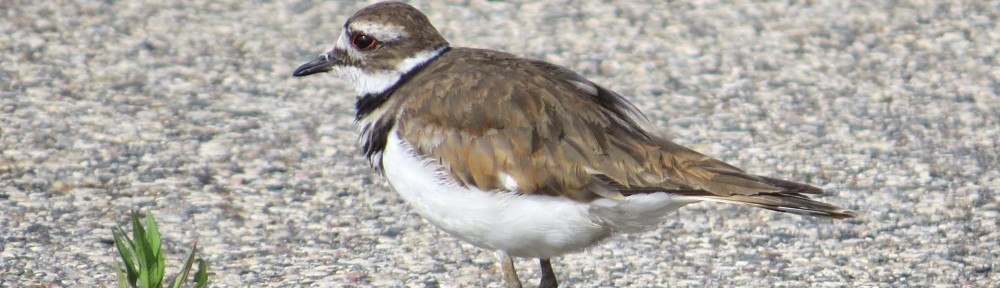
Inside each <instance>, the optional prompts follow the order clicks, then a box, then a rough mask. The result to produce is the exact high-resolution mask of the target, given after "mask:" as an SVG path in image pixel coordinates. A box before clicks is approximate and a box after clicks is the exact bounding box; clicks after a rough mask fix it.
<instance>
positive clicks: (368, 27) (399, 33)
mask: <svg viewBox="0 0 1000 288" xmlns="http://www.w3.org/2000/svg"><path fill="white" fill-rule="evenodd" d="M401 28H402V27H399V26H396V25H387V24H385V23H372V22H351V24H350V25H348V29H349V30H351V31H357V32H361V33H365V34H367V35H369V36H372V37H375V39H378V40H379V41H392V40H398V39H400V38H403V37H406V36H408V35H407V34H406V32H404V31H403V29H401Z"/></svg>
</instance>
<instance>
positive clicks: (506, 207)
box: [293, 2, 854, 287]
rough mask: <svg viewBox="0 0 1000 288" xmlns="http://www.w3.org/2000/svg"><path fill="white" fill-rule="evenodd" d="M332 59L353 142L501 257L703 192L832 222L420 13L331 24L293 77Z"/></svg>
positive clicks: (612, 97)
mask: <svg viewBox="0 0 1000 288" xmlns="http://www.w3.org/2000/svg"><path fill="white" fill-rule="evenodd" d="M320 72H333V73H334V74H336V75H338V76H339V77H341V78H344V79H346V80H347V81H348V82H350V83H351V84H353V86H354V89H355V90H357V93H358V95H359V96H358V98H357V103H356V108H357V115H356V120H357V122H358V123H359V124H360V126H361V142H362V143H363V144H362V148H361V149H362V152H363V154H364V156H365V157H367V158H368V160H369V161H371V163H372V164H373V166H374V167H375V168H376V169H378V170H379V171H381V172H382V173H383V175H384V176H385V178H386V179H388V181H389V183H390V184H391V185H392V187H393V189H394V190H396V191H397V192H398V193H399V195H400V196H401V197H402V198H403V199H404V200H405V201H406V202H407V203H409V204H410V205H411V206H412V208H413V209H414V210H415V211H416V212H417V213H418V214H420V215H421V216H422V217H423V218H425V219H427V220H428V221H430V222H431V223H433V224H434V225H435V226H437V227H438V228H440V229H442V230H444V231H447V232H448V233H450V234H451V235H454V236H455V237H458V238H460V239H462V240H464V241H466V242H469V243H471V244H473V245H475V246H478V247H481V248H484V249H489V250H493V251H496V253H497V254H498V256H499V258H500V264H501V267H502V269H501V270H502V273H503V279H504V282H505V283H506V284H507V286H508V287H520V286H521V282H520V280H519V279H518V277H517V273H516V270H515V269H514V265H513V262H512V259H511V257H531V258H538V259H539V260H540V261H539V262H540V265H541V271H542V279H541V281H540V286H541V287H556V286H557V281H556V276H555V273H554V272H553V271H552V266H551V263H550V262H549V259H551V258H553V257H557V256H560V255H563V254H566V253H571V252H576V251H580V250H582V249H584V248H587V247H590V246H592V245H595V244H596V243H599V242H600V241H602V240H604V239H606V238H608V237H609V236H611V235H614V234H616V233H632V232H641V231H647V230H650V229H652V228H653V227H655V226H656V225H657V224H658V223H659V222H661V220H662V219H663V218H664V216H665V215H667V214H669V213H671V212H673V211H676V210H677V209H679V208H681V207H682V206H684V205H688V204H691V203H695V202H699V201H716V202H726V203H736V204H747V205H753V206H757V207H760V208H764V209H770V210H774V211H780V212H788V213H792V214H799V215H807V216H819V217H825V218H834V219H843V218H851V217H854V212H852V211H848V210H844V209H841V208H838V207H835V206H832V205H829V204H825V203H821V202H817V201H814V200H810V199H809V197H807V195H808V194H820V193H821V192H823V190H821V189H819V188H816V187H813V186H810V185H806V184H802V183H796V182H791V181H786V180H780V179H775V178H769V177H765V176H758V175H752V174H748V173H746V172H745V171H743V170H741V169H739V168H737V167H734V166H732V165H729V164H726V163H724V162H722V161H719V160H716V159H713V158H711V157H708V156H705V155H702V154H700V153H698V152H695V151H694V150H691V149H688V148H685V147H682V146H680V145H677V144H675V143H673V142H671V141H669V140H667V139H665V138H663V137H660V136H657V135H655V134H653V133H652V132H651V131H647V130H644V129H643V128H642V127H641V126H640V124H639V123H640V122H638V121H640V120H643V116H642V115H641V114H640V112H639V111H637V109H636V108H635V106H633V105H632V104H631V103H629V102H628V101H627V100H626V99H625V98H623V97H622V96H621V95H618V94H617V93H615V92H613V91H611V90H608V89H605V88H604V87H601V86H598V85H597V84H594V83H593V82H591V81H590V80H587V79H586V78H584V77H582V76H580V75H579V74H577V73H574V72H573V71H570V70H568V69H566V68H563V67H560V66H557V65H554V64H551V63H547V62H543V61H540V60H532V59H526V58H521V57H518V56H515V55H511V54H507V53H504V52H499V51H492V50H483V49H472V48H459V47H450V46H449V44H448V41H446V40H445V39H444V38H443V37H442V36H441V35H440V34H439V33H438V31H437V29H436V28H434V26H433V25H431V23H430V21H429V20H428V19H427V16H425V15H424V14H423V13H421V12H420V11H419V10H417V9H416V8H414V7H412V6H409V5H407V4H403V3H398V2H384V3H378V4H374V5H371V6H368V7H365V8H364V9H361V10H360V11H358V12H357V13H355V14H354V16H351V17H350V18H349V19H348V20H347V22H346V23H345V24H344V30H343V33H342V34H340V38H339V39H338V40H337V42H336V43H335V44H334V48H333V50H331V51H329V52H327V53H325V54H322V55H320V57H319V58H317V59H315V60H313V61H310V62H308V63H306V64H303V65H302V66H301V67H299V68H298V69H296V70H295V72H294V73H293V75H294V76H306V75H311V74H315V73H320Z"/></svg>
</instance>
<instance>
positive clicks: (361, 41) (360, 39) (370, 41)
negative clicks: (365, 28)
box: [351, 34, 378, 50]
mask: <svg viewBox="0 0 1000 288" xmlns="http://www.w3.org/2000/svg"><path fill="white" fill-rule="evenodd" d="M376 43H378V40H375V37H372V36H368V35H365V34H357V35H354V38H353V39H351V44H352V45H354V47H355V48H358V49H361V50H365V49H371V48H372V47H375V44H376Z"/></svg>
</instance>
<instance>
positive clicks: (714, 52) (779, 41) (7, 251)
mask: <svg viewBox="0 0 1000 288" xmlns="http://www.w3.org/2000/svg"><path fill="white" fill-rule="evenodd" d="M934 2H944V1H858V3H854V4H847V3H842V1H773V2H767V3H758V2H757V1H711V0H709V1H690V2H689V1H671V2H670V3H663V1H658V0H655V1H645V3H634V4H621V3H607V1H547V2H545V3H503V2H491V1H481V0H478V1H477V0H473V1H456V2H439V1H419V2H417V3H415V5H416V6H418V7H419V8H421V9H422V10H423V11H425V12H426V13H427V14H428V15H429V17H430V18H431V20H432V22H434V23H435V24H436V26H437V27H438V28H439V29H440V30H441V31H442V33H443V34H444V35H445V37H447V38H448V39H450V40H451V42H452V44H453V45H455V46H472V47H486V48H492V49H498V50H505V51H508V52H512V53H516V54H519V55H524V56H528V57H534V58H540V59H545V60H548V61H551V62H554V63H558V64H561V65H564V66H567V67H570V68H571V69H573V70H576V71H579V72H580V73H581V74H583V75H585V76H587V77H589V78H591V79H592V80H594V81H595V82H597V83H601V84H603V85H605V86H607V87H609V88H611V89H613V90H616V91H618V92H620V93H622V94H623V95H627V97H628V98H630V99H631V100H633V101H634V102H635V103H636V105H638V106H639V107H640V108H641V109H642V110H644V111H645V112H646V113H647V115H648V116H649V117H650V118H651V119H652V120H653V121H654V123H655V124H656V125H658V127H660V128H659V129H660V132H661V133H664V134H669V135H671V137H673V138H674V139H676V141H678V142H680V143H682V144H685V145H689V146H691V147H694V148H696V149H697V150H699V151H702V152H705V153H707V154H709V155H713V156H716V157H718V158H721V159H723V160H725V161H728V162H730V163H733V164H735V165H737V166H741V167H743V168H745V169H746V170H748V171H752V172H755V173H759V174H765V175H771V176H776V177H782V178H788V179H794V180H800V181H807V182H810V183H815V184H817V185H820V186H822V187H823V188H826V189H829V190H831V192H830V193H829V194H828V195H826V196H824V197H822V199H823V200H824V201H827V202H831V203H834V204H838V205H841V206H844V207H847V208H850V209H854V210H858V211H860V212H861V217H860V218H858V219H856V220H851V221H842V222H834V221H828V220H817V219H809V218H802V217H798V216H793V215H784V214H777V213H772V212H769V211H762V210H757V209H752V208H744V207H736V206H732V205H724V204H710V203H705V204H697V205H692V206H690V207H688V208H685V209H683V210H682V211H681V212H680V213H678V214H676V215H675V216H671V217H669V218H668V219H666V220H665V221H664V223H663V225H662V228H661V229H658V230H656V231H651V232H649V233H644V234H638V235H626V236H620V237H617V238H615V239H613V240H611V241H609V242H608V243H606V244H604V245H601V246H598V247H595V248H593V249H591V250H589V251H586V252H583V253H578V254H573V255H567V256H565V257H561V258H558V259H555V270H556V273H557V275H558V276H559V278H560V279H561V280H562V281H563V284H565V285H567V286H574V287H577V286H578V287H596V286H602V287H611V286H614V287H624V286H632V287H648V286H681V287H683V286H727V287H728V286H750V287H762V286H779V287H804V286H812V287H842V286H877V287H905V286H936V287H941V286H948V287H955V286H974V287H985V286H993V287H997V286H998V285H1000V249H998V248H997V247H998V245H1000V229H998V226H1000V199H998V195H997V193H998V191H1000V172H998V170H1000V152H998V150H1000V148H998V141H1000V140H998V139H1000V119H998V118H1000V117H998V114H1000V96H998V94H1000V69H998V68H997V67H1000V58H998V57H997V55H998V53H1000V24H998V23H1000V2H997V1H992V2H987V1H963V3H962V4H947V3H934ZM363 6H365V3H355V2H335V1H311V0H299V1H288V3H276V2H271V1H228V0H227V1H207V0H194V1H188V0H184V1H180V0H168V1H86V0H78V1H58V0H57V1H30V0H6V1H3V2H0V15H2V18H0V30H2V33H0V49H2V53H0V151H2V153H0V286H2V287H95V286H100V285H110V284H112V283H113V277H114V272H113V270H112V267H113V264H114V263H115V257H116V254H115V253H116V252H115V250H114V248H113V247H112V245H111V233H110V228H111V227H114V226H115V225H116V223H123V222H124V221H125V219H126V218H125V215H126V213H127V211H129V210H130V209H143V210H151V211H153V212H155V214H156V215H157V218H158V220H159V223H160V227H161V230H162V231H161V232H162V233H163V234H164V245H165V249H166V252H167V253H168V254H169V255H168V257H169V258H168V263H172V264H175V265H174V266H176V265H177V263H179V262H180V261H181V260H182V258H183V257H184V255H185V253H186V252H187V251H189V250H188V249H189V248H190V247H191V245H192V244H194V242H195V241H197V242H198V245H199V248H200V250H199V254H200V255H201V256H203V257H205V258H206V259H207V260H208V261H209V262H210V263H211V265H212V266H211V273H212V274H211V279H212V281H213V283H214V284H215V285H214V286H219V287H238V286H252V287H289V286H322V287H327V286H333V287H341V286H348V287H349V286H418V287H420V286H423V287H435V286H449V287H452V286H466V287H480V286H490V287H497V286H499V281H500V277H499V270H498V268H497V267H496V266H495V265H494V258H493V255H492V253H490V252H487V251H483V250H480V249H477V248H475V247H472V246H469V245H466V244H463V243H461V242H460V241H459V240H457V239H456V238H454V237H451V236H448V235H447V234H445V233H443V232H440V231H438V230H436V229H435V228H434V227H433V226H431V225H429V224H428V223H426V222H424V221H423V220H422V219H420V218H419V217H418V216H416V215H415V214H413V213H412V212H411V210H410V209H409V208H408V207H407V206H406V205H405V204H404V203H402V202H401V200H400V199H399V198H398V197H397V196H396V194H395V193H394V192H392V191H391V190H390V189H389V187H388V185H387V184H386V182H385V181H384V180H383V179H382V178H381V177H380V176H378V175H377V174H375V173H373V172H372V171H371V170H370V169H369V166H368V164H367V163H366V161H364V159H362V157H360V156H359V154H358V148H357V147H356V143H355V141H356V137H357V135H356V133H357V132H356V128H355V126H354V125H353V123H352V117H353V110H352V107H353V101H354V95H353V94H352V93H353V90H352V89H350V88H349V87H348V86H347V85H346V83H345V82H342V81H339V80H336V79H334V77H332V76H319V77H316V78H313V77H309V78H303V79H295V78H292V77H290V75H289V74H290V73H291V71H292V70H293V69H294V68H295V67H297V66H298V65H299V64H302V63H304V62H305V61H308V60H310V59H312V58H313V57H315V55H316V54H318V53H320V52H323V51H327V50H328V49H329V48H330V47H331V46H332V42H333V40H334V38H335V37H337V35H338V34H339V33H340V29H341V27H342V24H343V21H344V20H346V19H347V17H349V16H350V15H351V14H353V12H354V11H356V10H357V9H359V8H361V7H363ZM516 265H518V266H519V267H520V268H519V269H520V271H521V273H522V275H521V276H522V278H523V279H525V281H526V282H528V283H535V281H537V279H538V277H539V274H538V270H537V267H536V264H535V262H534V261H533V260H531V259H521V260H520V261H519V262H518V263H516Z"/></svg>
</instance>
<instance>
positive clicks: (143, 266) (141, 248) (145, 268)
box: [131, 211, 159, 288]
mask: <svg viewBox="0 0 1000 288" xmlns="http://www.w3.org/2000/svg"><path fill="white" fill-rule="evenodd" d="M131 218H132V240H133V241H135V248H136V249H135V254H136V258H137V259H138V260H139V281H138V282H139V283H138V284H139V285H138V286H139V288H157V287H159V286H158V285H157V284H156V281H153V275H152V274H153V273H152V271H153V270H154V269H156V262H157V261H156V258H155V257H156V256H155V253H154V252H153V247H152V246H150V243H149V239H147V238H146V228H145V227H143V225H142V221H141V220H139V213H138V212H136V211H132V215H131Z"/></svg>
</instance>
